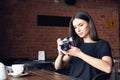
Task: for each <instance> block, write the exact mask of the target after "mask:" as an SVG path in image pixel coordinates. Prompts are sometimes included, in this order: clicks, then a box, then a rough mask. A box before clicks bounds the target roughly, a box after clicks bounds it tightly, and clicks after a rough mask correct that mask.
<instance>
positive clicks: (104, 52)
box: [69, 40, 112, 80]
mask: <svg viewBox="0 0 120 80" xmlns="http://www.w3.org/2000/svg"><path fill="white" fill-rule="evenodd" d="M80 49H81V51H82V52H84V53H85V54H87V55H90V56H93V57H96V58H100V59H101V58H102V57H103V56H110V57H112V55H111V48H110V45H109V43H108V42H106V41H104V40H101V41H98V42H97V43H83V44H82V45H81V46H80ZM99 73H102V71H100V70H98V69H96V68H94V67H92V66H91V65H89V64H88V63H86V62H85V61H83V60H82V59H80V58H77V57H72V60H71V70H70V74H69V75H70V76H72V77H76V78H80V80H92V78H93V77H94V76H95V75H97V74H99Z"/></svg>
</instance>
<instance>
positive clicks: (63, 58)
mask: <svg viewBox="0 0 120 80" xmlns="http://www.w3.org/2000/svg"><path fill="white" fill-rule="evenodd" d="M61 44H62V42H61V39H57V49H58V56H57V58H56V60H55V69H56V70H58V69H61V68H63V67H65V66H67V65H68V63H69V61H70V59H71V57H70V56H69V55H66V54H64V53H63V52H62V51H61V47H60V45H61Z"/></svg>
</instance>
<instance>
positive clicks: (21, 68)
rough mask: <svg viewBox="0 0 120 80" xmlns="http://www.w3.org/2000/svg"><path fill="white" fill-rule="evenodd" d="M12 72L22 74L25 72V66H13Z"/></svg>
mask: <svg viewBox="0 0 120 80" xmlns="http://www.w3.org/2000/svg"><path fill="white" fill-rule="evenodd" d="M12 71H13V73H14V74H16V75H17V74H22V73H23V72H24V64H13V65H12Z"/></svg>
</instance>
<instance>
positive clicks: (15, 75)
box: [8, 72, 29, 77]
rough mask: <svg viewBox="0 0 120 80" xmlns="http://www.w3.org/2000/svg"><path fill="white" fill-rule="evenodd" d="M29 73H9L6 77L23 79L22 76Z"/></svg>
mask: <svg viewBox="0 0 120 80" xmlns="http://www.w3.org/2000/svg"><path fill="white" fill-rule="evenodd" d="M28 74H29V73H27V72H25V73H22V74H16V73H9V74H8V75H10V76H13V77H23V76H27V75H28Z"/></svg>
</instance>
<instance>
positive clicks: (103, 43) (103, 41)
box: [97, 39, 109, 45]
mask: <svg viewBox="0 0 120 80" xmlns="http://www.w3.org/2000/svg"><path fill="white" fill-rule="evenodd" d="M97 44H98V45H109V42H108V41H106V40H103V39H101V40H99V41H98V42H97Z"/></svg>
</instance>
